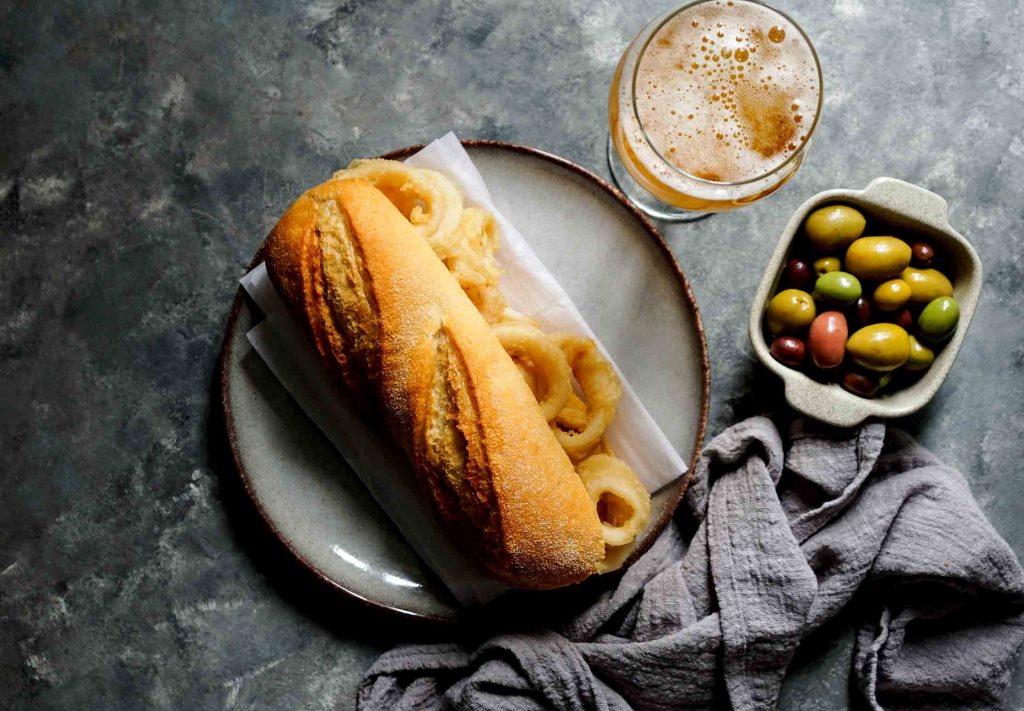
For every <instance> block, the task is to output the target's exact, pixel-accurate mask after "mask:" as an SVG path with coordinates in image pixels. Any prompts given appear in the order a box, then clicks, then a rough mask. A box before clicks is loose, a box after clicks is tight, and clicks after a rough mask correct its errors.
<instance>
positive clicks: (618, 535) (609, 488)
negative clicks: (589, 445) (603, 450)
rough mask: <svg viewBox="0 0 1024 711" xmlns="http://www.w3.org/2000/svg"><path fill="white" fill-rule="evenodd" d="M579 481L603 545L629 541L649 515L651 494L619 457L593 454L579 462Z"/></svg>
mask: <svg viewBox="0 0 1024 711" xmlns="http://www.w3.org/2000/svg"><path fill="white" fill-rule="evenodd" d="M577 471H578V473H579V475H580V480H582V482H583V486H584V487H585V488H586V490H587V493H588V494H589V495H590V499H591V501H593V502H594V505H595V506H596V507H597V515H598V518H600V519H601V532H602V535H603V536H604V542H605V545H606V546H611V547H614V546H624V545H626V544H628V543H632V542H633V540H634V539H635V538H636V536H637V534H638V533H640V531H641V530H642V529H643V527H644V526H645V525H646V524H647V519H648V518H649V517H650V515H651V496H650V494H648V493H647V489H645V488H644V485H643V484H642V483H640V479H638V478H637V475H636V474H634V473H633V470H632V469H630V468H629V466H628V465H627V464H626V463H625V462H623V461H622V460H621V459H616V458H615V457H611V456H609V455H607V454H594V455H592V456H590V457H587V458H586V459H584V460H583V461H582V462H580V466H579V469H578V470H577Z"/></svg>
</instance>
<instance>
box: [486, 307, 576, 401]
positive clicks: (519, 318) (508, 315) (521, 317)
mask: <svg viewBox="0 0 1024 711" xmlns="http://www.w3.org/2000/svg"><path fill="white" fill-rule="evenodd" d="M498 323H522V324H526V325H527V326H533V327H534V328H540V324H539V323H538V322H537V320H536V319H532V318H530V317H529V316H527V315H526V314H522V313H519V312H518V311H516V310H515V309H514V308H512V307H511V306H506V307H505V310H504V311H503V312H502V314H501V319H499V320H498ZM570 397H572V396H571V395H570Z"/></svg>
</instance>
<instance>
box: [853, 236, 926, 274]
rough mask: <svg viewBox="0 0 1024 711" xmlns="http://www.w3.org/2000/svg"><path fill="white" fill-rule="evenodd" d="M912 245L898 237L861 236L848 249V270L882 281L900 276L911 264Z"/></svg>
mask: <svg viewBox="0 0 1024 711" xmlns="http://www.w3.org/2000/svg"><path fill="white" fill-rule="evenodd" d="M910 256H911V252H910V245H909V244H907V243H906V242H904V241H903V240H901V239H897V238H896V237H861V238H860V239H858V240H856V241H855V242H854V243H853V244H851V245H850V248H849V249H847V250H846V260H845V263H846V271H848V272H850V273H851V274H853V275H854V276H856V277H858V278H860V279H866V280H868V281H881V280H882V279H892V278H893V277H896V276H899V274H900V272H902V271H903V270H904V269H906V268H907V265H908V264H910Z"/></svg>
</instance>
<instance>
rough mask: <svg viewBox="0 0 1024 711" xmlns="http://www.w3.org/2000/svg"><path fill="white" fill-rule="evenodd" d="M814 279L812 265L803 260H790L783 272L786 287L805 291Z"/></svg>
mask: <svg viewBox="0 0 1024 711" xmlns="http://www.w3.org/2000/svg"><path fill="white" fill-rule="evenodd" d="M813 279H814V272H812V271H811V265H810V264H808V263H807V262H805V261H804V260H802V259H790V260H789V261H788V262H786V266H785V268H784V269H783V271H782V281H783V283H784V284H785V285H786V286H791V287H793V288H795V289H803V288H804V287H806V286H808V285H810V283H811V281H812V280H813Z"/></svg>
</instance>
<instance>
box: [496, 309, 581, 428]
mask: <svg viewBox="0 0 1024 711" xmlns="http://www.w3.org/2000/svg"><path fill="white" fill-rule="evenodd" d="M494 335H496V336H497V337H498V341H499V342H500V343H501V345H502V347H504V349H505V351H506V352H507V353H508V354H509V355H510V356H512V359H513V360H515V361H517V362H519V363H525V364H528V365H529V367H530V370H531V372H532V374H533V380H534V388H535V389H534V395H535V396H536V397H537V403H538V404H539V405H540V410H541V412H542V413H544V419H546V420H547V421H549V422H550V421H551V420H553V419H554V418H555V415H557V414H558V412H559V410H561V409H562V407H563V406H564V405H565V401H566V400H567V399H568V397H569V393H570V392H572V383H571V381H570V380H569V377H570V376H569V362H568V361H567V360H566V359H565V354H564V353H563V352H562V350H561V349H560V348H559V347H558V346H557V345H556V344H555V343H554V342H553V341H551V340H550V339H549V338H548V337H547V336H545V335H544V334H543V333H542V332H541V331H538V330H537V329H536V328H533V327H532V326H527V325H525V324H512V323H502V324H497V325H496V326H494ZM527 384H529V381H527ZM538 390H539V391H540V392H538Z"/></svg>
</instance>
